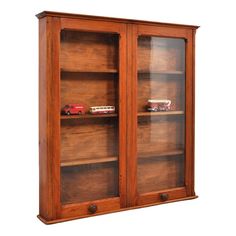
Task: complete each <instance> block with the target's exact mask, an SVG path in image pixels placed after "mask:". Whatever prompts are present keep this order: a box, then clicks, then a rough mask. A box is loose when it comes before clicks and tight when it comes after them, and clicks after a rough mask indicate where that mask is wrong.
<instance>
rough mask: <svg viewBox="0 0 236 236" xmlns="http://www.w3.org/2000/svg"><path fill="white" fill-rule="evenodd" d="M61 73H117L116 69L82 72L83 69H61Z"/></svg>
mask: <svg viewBox="0 0 236 236" xmlns="http://www.w3.org/2000/svg"><path fill="white" fill-rule="evenodd" d="M61 72H71V73H118V70H117V69H97V68H96V70H93V69H91V70H83V69H72V68H61Z"/></svg>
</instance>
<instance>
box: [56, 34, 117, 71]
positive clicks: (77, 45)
mask: <svg viewBox="0 0 236 236" xmlns="http://www.w3.org/2000/svg"><path fill="white" fill-rule="evenodd" d="M117 42H118V36H117V35H112V34H105V33H93V32H79V31H78V32H75V31H67V30H65V31H62V33H61V53H60V63H61V68H62V70H63V71H73V70H78V71H89V72H90V71H91V72H93V71H95V72H96V71H104V72H106V71H107V70H108V71H115V70H117V65H118V43H117Z"/></svg>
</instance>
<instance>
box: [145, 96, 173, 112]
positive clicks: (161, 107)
mask: <svg viewBox="0 0 236 236" xmlns="http://www.w3.org/2000/svg"><path fill="white" fill-rule="evenodd" d="M170 105H171V100H167V99H165V100H158V99H149V100H148V104H147V110H148V111H169V110H170V108H171V106H170Z"/></svg>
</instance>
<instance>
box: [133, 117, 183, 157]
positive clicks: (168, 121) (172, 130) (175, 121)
mask: <svg viewBox="0 0 236 236" xmlns="http://www.w3.org/2000/svg"><path fill="white" fill-rule="evenodd" d="M184 133H185V128H184V119H182V118H181V117H172V116H171V117H163V116H161V117H143V118H142V119H139V123H138V133H137V143H138V149H137V150H138V155H139V153H145V152H147V153H157V154H158V153H162V152H166V151H171V150H178V149H184V148H185V139H184Z"/></svg>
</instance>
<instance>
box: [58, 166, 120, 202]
mask: <svg viewBox="0 0 236 236" xmlns="http://www.w3.org/2000/svg"><path fill="white" fill-rule="evenodd" d="M61 172H62V176H61V179H62V183H61V201H62V204H66V203H67V204H68V203H76V202H86V201H92V200H99V199H106V198H111V197H118V194H119V190H118V169H117V162H109V163H99V164H98V163H96V166H95V165H94V164H86V165H82V166H73V167H63V168H62V170H61Z"/></svg>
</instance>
